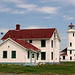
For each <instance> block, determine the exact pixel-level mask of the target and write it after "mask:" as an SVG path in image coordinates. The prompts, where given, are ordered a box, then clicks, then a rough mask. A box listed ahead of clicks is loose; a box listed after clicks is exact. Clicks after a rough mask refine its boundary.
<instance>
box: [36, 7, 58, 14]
mask: <svg viewBox="0 0 75 75" xmlns="http://www.w3.org/2000/svg"><path fill="white" fill-rule="evenodd" d="M58 9H59V7H48V6H44V7H40V8H37V9H35V10H36V11H37V12H42V13H47V14H57V11H58Z"/></svg>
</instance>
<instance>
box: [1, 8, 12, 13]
mask: <svg viewBox="0 0 75 75" xmlns="http://www.w3.org/2000/svg"><path fill="white" fill-rule="evenodd" d="M10 10H11V9H10V8H0V12H8V11H10Z"/></svg>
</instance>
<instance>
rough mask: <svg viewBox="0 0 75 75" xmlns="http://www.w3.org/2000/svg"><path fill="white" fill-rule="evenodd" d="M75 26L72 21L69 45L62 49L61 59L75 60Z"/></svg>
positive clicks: (69, 31)
mask: <svg viewBox="0 0 75 75" xmlns="http://www.w3.org/2000/svg"><path fill="white" fill-rule="evenodd" d="M74 27H75V26H74V25H73V24H72V23H71V24H70V25H69V26H68V30H67V36H66V37H67V39H68V42H67V47H66V48H65V49H64V50H62V51H61V55H60V56H61V59H60V61H75V28H74Z"/></svg>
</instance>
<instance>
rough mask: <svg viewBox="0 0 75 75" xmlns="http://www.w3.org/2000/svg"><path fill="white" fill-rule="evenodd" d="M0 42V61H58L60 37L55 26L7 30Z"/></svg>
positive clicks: (23, 62) (22, 62) (18, 26)
mask: <svg viewBox="0 0 75 75" xmlns="http://www.w3.org/2000/svg"><path fill="white" fill-rule="evenodd" d="M2 40H3V42H2V43H1V44H0V63H17V64H36V63H38V62H39V63H59V42H60V37H59V35H58V32H57V30H56V28H49V29H20V25H19V24H17V25H16V30H9V31H8V32H7V33H6V34H5V35H4V36H3V38H2Z"/></svg>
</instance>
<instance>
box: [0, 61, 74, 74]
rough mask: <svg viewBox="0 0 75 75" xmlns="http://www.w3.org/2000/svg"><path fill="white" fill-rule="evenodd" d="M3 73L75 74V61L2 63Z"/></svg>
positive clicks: (1, 70)
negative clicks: (44, 63)
mask: <svg viewBox="0 0 75 75" xmlns="http://www.w3.org/2000/svg"><path fill="white" fill-rule="evenodd" d="M0 72H1V73H33V74H34V73H35V74H50V73H55V74H75V62H66V63H61V64H58V65H40V66H39V67H38V66H19V65H13V64H0Z"/></svg>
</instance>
